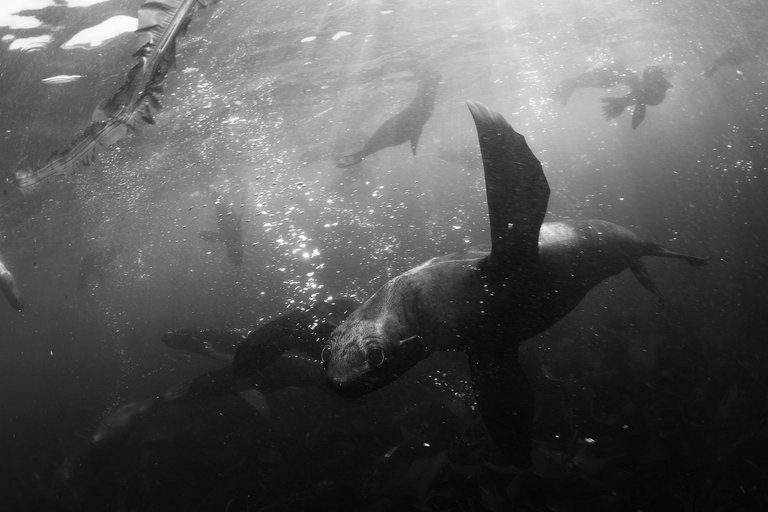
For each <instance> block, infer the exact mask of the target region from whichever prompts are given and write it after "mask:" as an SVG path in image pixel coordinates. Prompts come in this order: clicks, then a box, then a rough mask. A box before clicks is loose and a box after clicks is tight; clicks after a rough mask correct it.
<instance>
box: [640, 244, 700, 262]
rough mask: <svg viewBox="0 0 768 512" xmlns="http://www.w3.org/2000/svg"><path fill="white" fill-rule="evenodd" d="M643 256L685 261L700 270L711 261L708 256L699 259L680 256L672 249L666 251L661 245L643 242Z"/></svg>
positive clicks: (697, 257)
mask: <svg viewBox="0 0 768 512" xmlns="http://www.w3.org/2000/svg"><path fill="white" fill-rule="evenodd" d="M645 256H659V257H662V258H677V259H680V260H685V261H686V262H687V263H688V264H689V265H691V266H693V267H696V268H701V267H703V266H704V265H706V264H707V263H709V262H710V260H711V259H712V257H711V256H708V257H706V258H701V257H699V256H689V255H687V254H681V253H679V252H675V251H673V250H672V249H668V248H666V247H664V246H663V245H659V244H657V243H654V242H645Z"/></svg>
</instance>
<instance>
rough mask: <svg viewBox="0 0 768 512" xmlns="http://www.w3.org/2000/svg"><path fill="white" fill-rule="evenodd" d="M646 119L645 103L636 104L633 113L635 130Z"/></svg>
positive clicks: (633, 127)
mask: <svg viewBox="0 0 768 512" xmlns="http://www.w3.org/2000/svg"><path fill="white" fill-rule="evenodd" d="M643 119H645V103H638V104H637V105H635V111H634V112H633V113H632V129H633V130H634V129H635V128H637V127H638V126H640V123H642V122H643Z"/></svg>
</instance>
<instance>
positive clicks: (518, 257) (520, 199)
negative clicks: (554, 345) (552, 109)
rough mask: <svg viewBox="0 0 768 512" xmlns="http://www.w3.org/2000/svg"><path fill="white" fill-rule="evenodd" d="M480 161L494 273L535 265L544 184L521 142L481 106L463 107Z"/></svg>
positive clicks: (544, 203) (545, 198)
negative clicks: (468, 114) (473, 128)
mask: <svg viewBox="0 0 768 512" xmlns="http://www.w3.org/2000/svg"><path fill="white" fill-rule="evenodd" d="M467 106H468V107H469V111H470V112H471V113H472V117H473V119H474V121H475V125H476V127H477V136H478V140H479V142H480V153H481V154H482V157H483V169H484V172H485V188H486V195H487V198H488V216H489V219H490V225H491V254H490V257H489V260H488V263H489V264H490V265H491V267H495V268H498V269H510V270H511V269H512V268H513V267H519V266H521V265H522V266H525V265H532V264H536V263H538V254H539V230H540V228H541V224H542V222H543V221H544V215H545V214H546V213H547V203H548V202H549V184H548V183H547V178H546V177H545V176H544V171H543V169H542V167H541V162H539V160H538V159H537V158H536V156H535V155H534V154H533V152H532V151H531V149H530V148H529V147H528V144H527V143H526V141H525V137H523V136H522V135H520V134H519V133H517V132H516V131H515V130H514V129H513V128H512V126H510V125H509V123H507V121H506V120H505V119H504V117H502V116H501V114H499V113H497V112H493V111H491V110H490V109H488V107H486V106H485V105H483V104H482V103H478V102H474V101H467Z"/></svg>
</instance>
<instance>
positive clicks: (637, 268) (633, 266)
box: [629, 258, 664, 305]
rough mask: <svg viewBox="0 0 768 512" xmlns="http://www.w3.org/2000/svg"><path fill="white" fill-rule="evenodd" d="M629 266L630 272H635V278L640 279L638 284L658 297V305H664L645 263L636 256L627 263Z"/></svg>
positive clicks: (662, 297) (659, 291)
mask: <svg viewBox="0 0 768 512" xmlns="http://www.w3.org/2000/svg"><path fill="white" fill-rule="evenodd" d="M629 268H630V270H632V273H633V274H635V277H636V278H637V280H638V281H640V284H642V285H643V287H644V288H645V289H646V290H648V291H650V292H651V293H652V294H654V295H655V296H656V298H657V299H659V304H660V305H664V296H663V295H662V294H661V290H659V287H658V286H656V283H654V282H653V279H651V275H650V274H649V273H648V269H647V268H646V267H645V264H644V263H643V262H642V261H640V259H639V258H638V259H636V260H634V261H632V262H631V263H630V264H629Z"/></svg>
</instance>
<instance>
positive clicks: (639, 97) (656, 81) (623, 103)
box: [601, 66, 672, 130]
mask: <svg viewBox="0 0 768 512" xmlns="http://www.w3.org/2000/svg"><path fill="white" fill-rule="evenodd" d="M671 87H672V84H671V83H669V81H668V80H667V79H666V77H665V76H664V71H663V70H662V69H661V68H660V67H658V66H648V67H647V68H645V69H644V70H643V76H642V78H637V77H632V80H631V81H629V92H628V93H627V94H626V95H625V96H623V97H620V98H602V100H601V101H602V102H603V103H604V105H603V114H604V115H605V118H606V119H608V120H611V119H614V118H616V117H619V116H620V115H621V114H622V112H624V109H626V108H627V107H631V106H632V105H634V106H635V110H634V111H633V112H632V129H633V130H634V129H635V128H637V127H638V126H640V123H642V122H643V119H645V110H646V106H647V105H659V104H660V103H661V102H662V101H664V98H665V97H666V96H667V89H669V88H671Z"/></svg>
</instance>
